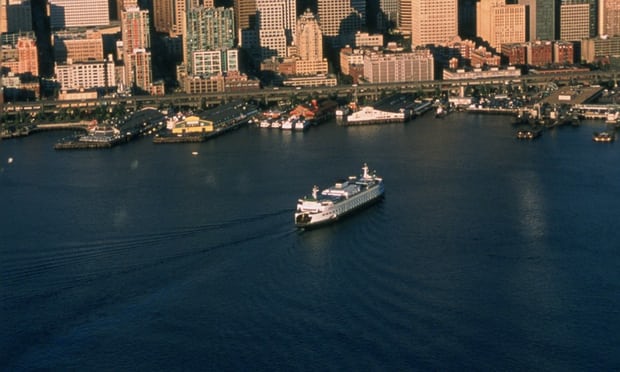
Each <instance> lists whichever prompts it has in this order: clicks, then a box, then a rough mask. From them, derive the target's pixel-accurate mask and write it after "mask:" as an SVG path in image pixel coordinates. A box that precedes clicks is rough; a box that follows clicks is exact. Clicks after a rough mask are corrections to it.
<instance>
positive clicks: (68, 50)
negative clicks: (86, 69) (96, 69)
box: [53, 30, 103, 63]
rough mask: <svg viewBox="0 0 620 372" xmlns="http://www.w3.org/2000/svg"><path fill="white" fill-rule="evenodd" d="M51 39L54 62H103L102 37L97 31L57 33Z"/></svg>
mask: <svg viewBox="0 0 620 372" xmlns="http://www.w3.org/2000/svg"><path fill="white" fill-rule="evenodd" d="M53 38H54V45H53V47H54V58H55V60H56V62H61V63H64V62H67V61H68V60H71V61H73V62H74V63H76V62H86V61H102V60H103V37H102V35H101V33H100V32H99V31H96V30H86V31H57V32H54V34H53Z"/></svg>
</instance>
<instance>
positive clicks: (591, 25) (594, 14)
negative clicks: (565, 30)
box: [560, 0, 600, 37]
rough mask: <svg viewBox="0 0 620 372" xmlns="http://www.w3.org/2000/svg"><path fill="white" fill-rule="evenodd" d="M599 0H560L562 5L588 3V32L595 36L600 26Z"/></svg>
mask: <svg viewBox="0 0 620 372" xmlns="http://www.w3.org/2000/svg"><path fill="white" fill-rule="evenodd" d="M599 2H600V0H560V4H561V5H578V4H588V5H589V10H588V34H589V36H590V37H595V36H596V35H597V34H598V27H599V21H598V18H599V14H598V13H599ZM560 25H561V22H560Z"/></svg>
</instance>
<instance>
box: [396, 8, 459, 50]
mask: <svg viewBox="0 0 620 372" xmlns="http://www.w3.org/2000/svg"><path fill="white" fill-rule="evenodd" d="M402 1H411V44H412V45H415V46H417V45H427V44H441V43H445V42H448V41H450V40H452V39H454V38H455V37H456V36H458V32H459V30H458V4H457V0H402Z"/></svg>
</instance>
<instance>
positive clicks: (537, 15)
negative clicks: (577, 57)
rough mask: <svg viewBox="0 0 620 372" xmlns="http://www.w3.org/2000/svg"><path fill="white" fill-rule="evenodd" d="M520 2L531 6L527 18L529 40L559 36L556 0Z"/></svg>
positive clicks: (553, 38)
mask: <svg viewBox="0 0 620 372" xmlns="http://www.w3.org/2000/svg"><path fill="white" fill-rule="evenodd" d="M519 4H521V5H526V6H528V7H529V11H528V20H527V27H528V29H527V38H528V41H534V40H555V39H556V38H557V33H556V29H557V25H556V20H557V19H558V17H556V10H559V9H558V7H557V6H556V1H555V0H519Z"/></svg>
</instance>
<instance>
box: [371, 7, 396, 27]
mask: <svg viewBox="0 0 620 372" xmlns="http://www.w3.org/2000/svg"><path fill="white" fill-rule="evenodd" d="M398 4H399V1H398V0H379V12H378V14H377V19H376V25H377V30H379V31H386V30H388V29H389V28H391V27H394V26H398V23H399V12H398ZM368 12H370V10H368Z"/></svg>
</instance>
